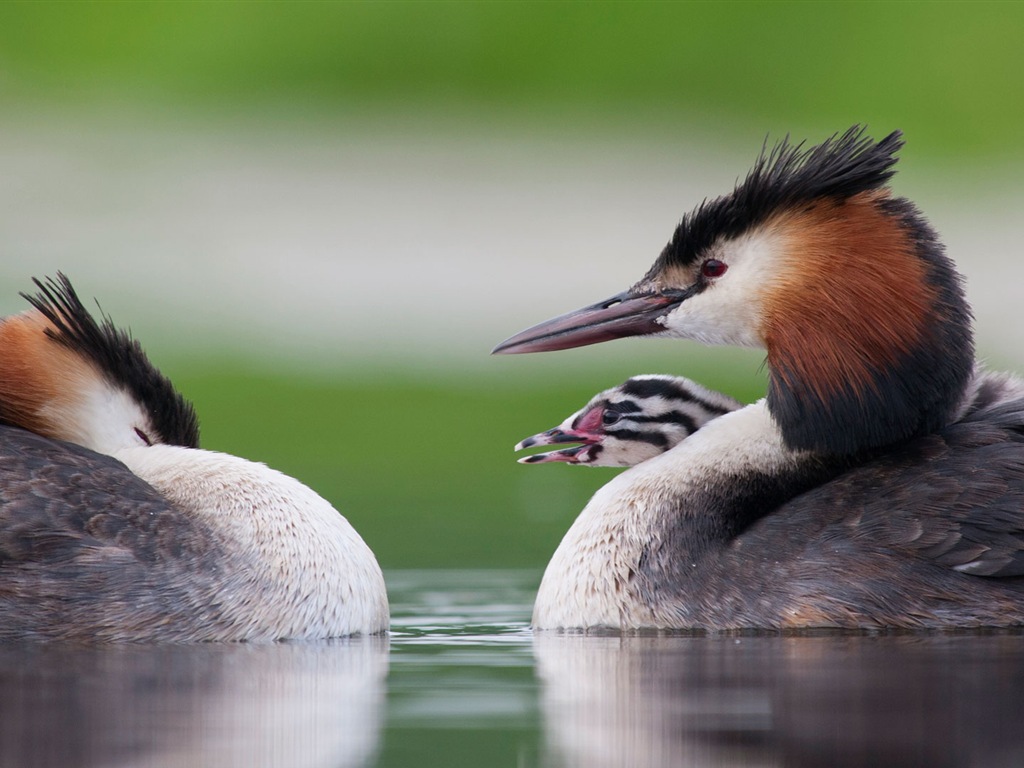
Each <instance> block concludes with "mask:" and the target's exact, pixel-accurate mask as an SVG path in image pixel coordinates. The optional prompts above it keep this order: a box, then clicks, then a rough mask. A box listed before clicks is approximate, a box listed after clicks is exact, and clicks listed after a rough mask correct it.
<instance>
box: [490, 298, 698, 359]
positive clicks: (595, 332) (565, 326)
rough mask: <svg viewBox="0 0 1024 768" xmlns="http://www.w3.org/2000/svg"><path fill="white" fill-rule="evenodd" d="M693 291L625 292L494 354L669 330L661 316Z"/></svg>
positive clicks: (518, 337)
mask: <svg viewBox="0 0 1024 768" xmlns="http://www.w3.org/2000/svg"><path fill="white" fill-rule="evenodd" d="M690 295H691V291H664V292H659V293H642V294H634V293H632V292H631V291H625V292H624V293H620V294H618V295H616V296H612V297H611V298H610V299H605V300H604V301H600V302H598V303H597V304H592V305H591V306H589V307H583V308H582V309H577V310H575V311H574V312H567V313H566V314H564V315H559V316H558V317H555V318H552V319H551V320H546V321H545V322H543V323H539V324H538V325H535V326H533V327H532V328H527V329H526V330H525V331H521V332H520V333H517V334H516V335H515V336H512V337H511V338H508V339H505V341H503V342H501V344H499V345H498V346H496V347H495V348H494V350H493V351H492V353H491V354H495V355H515V354H521V353H524V352H550V351H553V350H557V349H571V348H573V347H583V346H586V345H588V344H597V343H599V342H602V341H609V340H611V339H620V338H623V337H626V336H644V335H648V334H653V333H658V332H660V331H663V330H665V329H664V327H663V326H662V325H661V324H660V323H659V322H658V320H659V319H661V318H662V317H664V316H665V315H667V314H668V313H669V312H671V311H672V310H673V309H675V308H676V307H677V306H678V305H679V304H680V303H681V302H683V301H684V300H686V299H687V298H689V297H690Z"/></svg>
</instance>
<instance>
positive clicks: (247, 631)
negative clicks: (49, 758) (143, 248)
mask: <svg viewBox="0 0 1024 768" xmlns="http://www.w3.org/2000/svg"><path fill="white" fill-rule="evenodd" d="M35 282H36V285H37V286H38V288H39V293H38V294H37V295H35V296H27V295H25V298H26V299H28V301H29V302H30V303H31V304H32V306H33V309H32V310H29V311H28V312H26V313H23V314H20V315H14V316H11V317H8V318H5V319H4V320H3V321H2V322H0V422H2V424H3V425H2V426H0V435H2V438H0V439H2V442H0V639H16V638H17V639H40V640H68V639H72V640H85V641H200V640H279V639H298V638H303V639H306V638H308V639H313V638H327V637H337V636H342V635H352V634H365V633H380V632H384V631H385V630H386V629H387V626H388V604H387V596H386V592H385V588H384V580H383V577H382V575H381V571H380V567H379V566H378V565H377V561H376V559H375V558H374V556H373V553H372V552H371V551H370V549H369V548H368V547H367V546H366V544H365V543H364V542H363V540H362V539H361V538H360V537H359V535H358V534H357V533H356V532H355V530H354V529H353V528H352V526H351V525H349V523H348V522H347V521H346V520H345V518H344V517H342V516H341V515H340V514H339V513H338V512H337V511H336V510H334V509H333V508H332V507H331V505H330V504H328V503H327V502H326V501H325V500H324V499H322V498H320V497H319V496H318V495H317V494H316V493H314V492H313V491H312V490H310V489H309V488H307V487H306V486H304V485H302V484H301V483H299V482H298V481H297V480H294V479H293V478H290V477H288V476H286V475H283V474H281V473H279V472H276V471H274V470H272V469H269V468H267V467H266V466H265V465H263V464H258V463H255V462H250V461H246V460H244V459H240V458H238V457H235V456H230V455H227V454H223V453H216V452H212V451H205V450H200V449H199V448H198V438H199V431H198V422H197V419H196V415H195V413H194V411H193V409H192V406H191V405H190V404H189V403H188V402H186V401H185V400H184V399H183V398H182V397H181V395H180V394H178V393H177V392H176V391H175V389H174V387H173V386H172V384H171V382H170V381H169V380H168V379H167V378H165V377H164V376H163V375H162V374H160V372H159V371H157V369H156V368H154V367H153V365H152V364H151V363H150V362H149V360H148V359H147V357H146V355H145V353H144V352H143V351H142V348H141V346H139V344H138V342H136V341H134V340H133V339H131V337H130V336H129V335H128V334H126V333H124V332H123V331H120V330H118V329H116V328H115V327H114V325H113V323H112V322H111V321H110V319H109V318H107V317H103V318H102V322H99V323H98V322H97V321H96V320H95V319H94V318H93V317H92V316H91V315H90V314H89V312H88V311H87V310H86V309H85V307H84V306H83V305H82V303H81V301H80V300H79V298H78V296H77V295H76V293H75V291H74V289H73V288H72V286H71V283H70V282H69V281H68V279H67V278H66V277H64V276H63V275H58V278H57V279H56V280H48V281H46V282H40V281H38V280H36V281H35ZM23 295H24V294H23Z"/></svg>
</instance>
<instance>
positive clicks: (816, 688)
mask: <svg viewBox="0 0 1024 768" xmlns="http://www.w3.org/2000/svg"><path fill="white" fill-rule="evenodd" d="M534 652H535V654H536V658H537V669H538V675H539V677H540V679H541V683H542V692H541V707H542V711H543V714H544V721H545V729H546V750H547V754H548V762H549V763H550V764H552V765H557V766H562V765H565V766H588V768H591V767H600V766H609V768H610V767H611V766H615V767H616V768H620V767H621V766H638V767H639V766H644V767H650V768H653V767H655V766H705V765H708V766H711V765H725V766H732V765H742V766H844V765H850V766H854V765H857V766H860V765H863V766H875V765H881V766H888V765H892V766H926V765H927V766H944V765H949V766H954V765H956V766H962V765H979V766H980V765H984V766H1015V765H1024V749H1022V744H1024V741H1022V737H1021V727H1022V726H1021V722H1022V718H1024V638H1022V637H1021V636H1020V635H1013V634H1003V635H984V636H979V635H943V636H938V635H929V636H909V635H895V636H880V637H864V636H857V637H854V636H817V637H750V636H744V637H713V638H712V637H678V636H677V637H667V636H663V637H653V636H648V637H642V636H640V637H594V636H581V635H557V634H549V633H538V634H537V635H536V636H535V638H534Z"/></svg>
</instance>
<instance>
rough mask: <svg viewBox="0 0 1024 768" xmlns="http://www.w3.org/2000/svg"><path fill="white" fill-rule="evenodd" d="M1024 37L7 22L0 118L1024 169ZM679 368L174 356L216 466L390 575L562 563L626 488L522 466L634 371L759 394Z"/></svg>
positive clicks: (397, 16) (777, 7) (311, 16)
mask: <svg viewBox="0 0 1024 768" xmlns="http://www.w3.org/2000/svg"><path fill="white" fill-rule="evenodd" d="M1022 31H1024V3H1012V2H987V3H986V2H972V3H955V2H939V3H927V2H893V3H890V2H871V3H867V2H865V3H842V2H837V3H805V2H688V3H662V2H658V3H614V2H594V3H570V2H522V3H482V2H481V3H472V2H423V3H420V2H380V3H374V2H351V3H348V2H346V3H321V2H309V3H304V2H295V3H248V2H221V3H162V2H146V3H122V2H111V3H104V2H80V3H79V2H74V3H72V2H8V3H4V4H2V5H0V112H2V113H3V114H4V115H6V118H7V119H12V118H14V117H18V116H23V115H26V114H35V115H44V116H47V115H49V116H50V119H52V120H54V121H57V122H60V121H69V120H70V121H74V120H76V119H77V118H78V117H79V116H82V115H89V116H90V118H91V119H92V118H94V117H95V115H100V116H108V117H109V119H112V120H113V119H116V117H117V116H118V115H122V114H125V113H129V114H142V115H145V116H148V117H150V118H156V119H157V120H165V121H168V122H173V121H175V120H189V121H199V122H202V121H220V120H233V121H237V124H238V125H239V126H244V125H247V124H248V125H266V124H275V125H284V126H289V125H292V126H293V125H306V124H318V125H326V126H329V127H330V129H331V130H339V131H343V130H345V129H346V125H348V121H350V120H351V121H370V122H371V123H373V122H374V121H378V122H380V123H381V124H393V123H395V122H396V121H397V122H400V123H402V124H403V125H405V126H406V127H407V128H408V129H409V130H410V132H411V133H413V134H414V133H415V132H416V131H417V130H421V129H422V130H427V129H429V130H432V131H450V132H452V133H453V135H458V134H459V133H460V132H461V131H463V130H465V128H466V126H468V125H472V126H474V129H479V128H480V127H481V126H484V129H486V127H487V126H505V127H507V126H509V125H512V126H515V130H517V131H519V132H523V133H529V132H532V131H536V132H538V133H544V134H551V133H553V134H557V135H559V136H561V137H563V138H565V137H568V140H572V137H573V136H576V135H585V134H590V133H601V132H606V131H615V132H623V133H626V134H628V135H629V136H630V138H631V140H634V141H635V140H644V139H645V138H650V139H651V140H659V141H664V140H665V138H666V137H672V136H674V135H675V134H676V133H677V131H678V129H679V126H680V125H688V126H695V127H697V128H699V129H701V130H702V131H703V132H704V133H705V134H710V135H714V136H718V137H720V138H721V139H722V140H723V141H731V140H732V138H733V137H735V139H736V141H737V145H738V146H742V147H743V148H744V149H747V148H749V147H751V146H756V145H757V144H754V145H752V144H751V142H752V141H753V142H757V143H759V142H760V141H761V140H762V139H763V137H764V136H765V135H768V134H771V135H783V134H786V133H788V132H794V133H795V134H797V135H803V133H804V132H806V134H808V135H824V134H827V133H831V132H834V131H835V130H838V129H842V128H845V127H846V126H848V125H850V124H852V123H854V122H864V123H868V124H871V125H874V126H879V127H880V128H881V129H885V130H887V129H889V128H892V127H901V128H903V129H904V130H905V131H907V132H908V133H912V134H913V135H914V141H915V147H916V148H917V149H918V151H920V152H921V153H922V154H923V155H925V156H928V157H930V158H932V160H933V161H934V162H936V163H940V164H943V165H945V166H954V167H957V168H960V169H961V170H963V171H964V172H967V173H969V172H970V171H971V169H972V168H974V167H976V166H979V165H981V166H986V167H987V166H991V165H993V164H996V163H1011V164H1012V163H1019V162H1020V160H1021V159H1022V152H1021V142H1020V139H1019V135H1020V125H1021V124H1022V122H1024V85H1022V84H1024V77H1022V73H1024V42H1022ZM739 142H742V144H740V143H739ZM565 309H570V307H565ZM537 319H538V320H540V319H542V318H541V317H537ZM514 330H516V329H514V328H510V329H509V332H512V331H514ZM495 341H498V339H495ZM643 354H648V353H643ZM723 354H724V353H723ZM167 357H169V359H166V358H167ZM668 359H669V358H666V357H659V356H658V355H656V354H654V353H650V354H649V357H648V358H646V359H645V358H631V359H629V360H628V361H624V362H622V363H617V364H616V365H611V364H598V363H597V362H592V363H591V364H589V368H587V367H586V366H583V367H577V368H575V369H572V370H567V371H566V372H565V373H564V374H563V375H561V376H548V377H546V378H544V379H540V380H538V379H537V378H530V377H529V376H527V375H520V376H513V377H511V378H510V377H508V376H504V375H503V376H500V377H499V376H498V375H495V374H485V373H482V372H481V369H473V370H469V371H438V370H422V371H417V370H410V369H401V370H399V371H398V372H396V371H395V370H394V369H390V368H386V367H379V368H377V367H374V365H373V364H372V363H367V364H365V365H363V366H362V367H361V368H360V369H358V370H350V371H349V372H348V373H346V374H345V375H344V376H342V375H341V374H338V375H336V376H325V375H323V374H317V375H311V374H306V373H302V372H296V373H291V372H281V371H279V370H277V369H276V368H275V366H274V364H273V363H271V362H268V361H264V360H261V359H260V358H259V357H258V354H257V353H255V352H252V351H247V350H238V349H232V350H225V351H224V355H223V356H222V357H210V356H206V357H204V358H203V359H202V360H201V361H199V362H197V361H195V360H193V359H190V358H188V357H187V355H185V354H182V353H180V352H179V353H175V354H171V355H169V356H166V357H165V359H161V358H160V357H159V356H157V361H158V362H160V363H165V367H166V368H167V370H168V371H169V372H170V373H171V374H172V375H173V377H174V379H175V380H176V382H177V383H178V384H179V386H180V387H181V389H182V390H183V391H184V392H185V393H186V394H187V395H188V396H189V397H191V398H192V399H193V400H194V401H195V402H196V404H197V406H198V408H199V411H200V414H201V416H202V419H203V429H204V444H205V445H206V446H207V447H210V448H215V449H220V450H227V451H230V452H233V453H237V454H240V455H244V456H247V457H251V458H255V459H260V460H264V461H267V462H268V463H270V464H271V465H273V466H276V467H278V468H280V469H282V470H284V471H286V472H288V473H290V474H294V475H296V476H297V477H299V478H301V479H302V480H304V481H305V482H307V483H309V484H310V485H312V486H313V487H315V488H316V489H317V490H319V491H320V492H321V493H322V494H323V495H325V496H327V497H328V498H330V499H331V500H332V501H334V502H335V503H336V504H337V506H338V507H339V508H340V509H342V510H343V511H344V512H345V513H346V515H347V516H349V517H350V519H351V520H352V521H353V522H354V523H355V525H356V526H357V528H358V529H359V530H360V531H361V532H362V533H363V535H364V536H365V538H366V539H367V541H368V542H369V543H370V545H371V546H372V547H373V548H374V549H375V550H376V551H377V553H378V555H379V557H380V559H381V561H382V563H383V564H384V565H385V567H422V566H437V567H458V566H488V565H494V566H506V565H526V566H537V567H539V566H541V565H543V563H544V562H546V559H547V557H548V556H549V554H550V552H551V551H552V550H553V548H554V546H555V544H556V543H557V541H558V539H559V538H560V536H561V533H562V532H563V531H564V530H565V528H566V527H567V525H568V523H569V522H570V521H571V519H572V518H573V516H574V515H575V514H576V512H577V511H578V510H579V508H580V507H581V506H582V505H583V504H584V503H585V501H586V498H587V497H588V496H589V494H590V493H591V492H592V491H593V489H594V488H596V487H597V486H598V485H599V484H601V483H603V482H605V481H606V480H607V478H608V477H609V476H610V473H609V472H608V471H600V470H586V469H573V468H567V467H538V468H526V467H520V466H518V465H516V464H515V463H514V462H513V457H512V454H511V446H512V444H513V443H514V442H515V441H516V440H518V439H519V438H521V437H523V436H525V435H527V434H531V433H533V432H536V431H539V430H541V429H545V428H547V427H549V426H552V425H553V424H554V423H557V422H558V421H560V420H561V419H562V418H563V417H564V416H565V415H567V414H568V413H569V412H571V411H572V410H574V409H576V408H577V407H579V406H580V405H581V404H582V403H583V402H584V401H585V400H586V399H587V398H588V397H589V396H590V395H591V394H592V393H593V392H595V391H597V390H598V389H600V388H602V387H605V386H610V385H612V384H615V383H618V382H619V381H621V380H622V379H623V378H625V377H626V376H627V375H629V374H631V373H636V372H639V371H641V370H647V371H666V372H672V371H681V370H685V371H686V373H688V374H690V375H692V376H694V377H695V378H698V379H701V380H702V381H704V382H705V383H706V384H708V385H710V386H713V387H718V388H721V389H725V390H728V391H729V392H731V393H732V394H734V395H737V396H739V397H741V398H744V399H748V400H749V399H753V398H754V397H757V396H758V395H759V393H760V392H761V391H763V376H762V375H760V374H759V372H758V367H757V361H756V358H752V357H750V356H729V355H727V354H724V356H722V357H716V358H714V360H716V361H719V362H716V363H714V364H711V363H707V362H698V363H696V364H693V365H687V366H680V365H677V364H676V361H675V358H672V363H671V364H666V361H667V360H668ZM706 359H708V358H701V360H706ZM627 364H628V365H629V366H634V365H635V366H636V367H632V368H629V369H627V368H626V365H627ZM509 370H511V369H509V368H507V367H505V368H502V369H501V371H502V372H504V373H507V372H508V371H509ZM271 371H274V372H273V373H271Z"/></svg>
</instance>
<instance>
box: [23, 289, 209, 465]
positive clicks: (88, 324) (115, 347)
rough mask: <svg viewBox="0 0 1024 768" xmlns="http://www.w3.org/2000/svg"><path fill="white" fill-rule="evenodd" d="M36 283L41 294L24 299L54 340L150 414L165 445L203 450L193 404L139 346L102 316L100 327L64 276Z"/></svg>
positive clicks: (24, 295) (25, 295)
mask: <svg viewBox="0 0 1024 768" xmlns="http://www.w3.org/2000/svg"><path fill="white" fill-rule="evenodd" d="M32 282H34V283H35V284H36V287H37V288H39V293H37V294H36V295H34V296H33V295H30V294H27V293H22V294H21V296H22V297H23V298H24V299H26V300H27V301H28V302H29V303H30V304H31V305H32V306H33V307H34V308H35V309H36V310H38V311H39V312H40V313H41V314H42V315H43V316H44V317H45V318H46V319H47V320H49V321H50V322H51V323H52V324H53V326H54V327H53V329H48V330H47V334H48V335H49V336H50V338H52V339H53V340H54V341H55V342H57V343H58V344H62V345H64V346H65V347H67V348H68V349H70V350H72V351H74V352H76V353H78V354H80V355H82V356H83V357H85V358H86V359H88V360H90V361H91V362H92V363H93V365H95V366H96V368H97V369H98V370H99V371H100V372H101V373H102V375H103V376H105V377H106V379H107V380H108V381H109V382H110V383H111V384H112V385H114V386H117V387H120V388H122V389H124V390H125V391H127V392H128V393H129V394H130V395H131V396H132V397H133V398H134V399H135V400H136V401H137V402H138V403H139V404H140V405H141V406H142V407H143V408H144V409H145V410H146V412H147V413H148V414H149V416H150V418H151V419H152V421H153V427H154V428H155V429H156V430H157V432H158V433H159V435H160V437H161V438H162V442H165V443H168V444H171V445H181V446H185V447H186V448H198V447H199V420H198V417H197V416H196V413H195V410H194V409H193V407H192V404H191V403H189V402H188V401H187V400H186V399H185V398H184V397H182V396H181V394H180V393H178V391H177V390H176V389H175V388H174V385H173V384H171V382H170V380H169V379H168V378H167V377H166V376H164V375H163V374H162V373H160V371H159V370H157V368H156V367H155V366H154V365H153V364H152V363H151V362H150V361H149V358H148V357H146V353H145V352H144V351H143V350H142V347H141V345H140V344H139V342H137V341H135V340H134V339H133V338H132V337H131V335H130V334H129V333H127V332H125V331H122V330H120V329H118V328H117V327H115V326H114V323H113V321H111V319H110V318H109V317H107V316H106V315H104V314H103V313H102V311H101V312H100V317H101V322H96V320H95V318H93V316H92V315H91V314H89V311H88V310H87V309H86V308H85V306H84V305H83V304H82V302H81V300H80V299H79V298H78V294H77V293H76V292H75V289H74V287H72V285H71V281H70V280H68V278H67V277H66V276H65V275H64V274H62V273H60V272H58V273H57V277H56V278H47V279H46V280H39V279H37V278H33V279H32Z"/></svg>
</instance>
